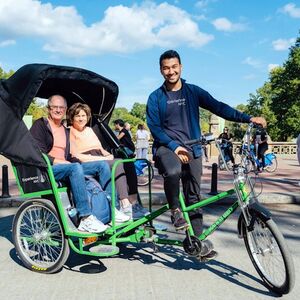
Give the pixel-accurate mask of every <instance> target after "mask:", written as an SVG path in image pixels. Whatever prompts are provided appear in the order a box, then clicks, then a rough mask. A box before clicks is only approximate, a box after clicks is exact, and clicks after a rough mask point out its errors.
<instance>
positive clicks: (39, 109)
mask: <svg viewBox="0 0 300 300" xmlns="http://www.w3.org/2000/svg"><path fill="white" fill-rule="evenodd" d="M26 115H31V116H32V121H33V122H34V121H35V120H37V119H39V118H41V117H46V116H47V115H48V110H47V107H46V106H45V105H43V104H40V103H37V100H36V99H33V101H32V102H31V103H30V105H29V107H28V109H27V111H26Z"/></svg>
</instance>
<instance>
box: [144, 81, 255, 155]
mask: <svg viewBox="0 0 300 300" xmlns="http://www.w3.org/2000/svg"><path fill="white" fill-rule="evenodd" d="M181 82H182V95H183V97H184V98H185V99H186V103H187V113H188V121H189V128H190V132H189V135H190V137H191V139H198V138H200V136H201V130H200V122H199V120H200V115H199V107H202V108H204V109H207V110H209V111H211V112H212V113H214V114H216V115H218V116H220V117H222V118H224V119H226V120H229V121H235V122H241V123H249V122H250V118H251V117H250V116H249V115H247V114H245V113H242V112H240V111H238V110H236V109H234V108H232V107H231V106H229V105H227V104H225V103H223V102H220V101H218V100H216V99H215V98H213V97H212V96H211V95H210V94H209V93H208V92H207V91H205V90H203V89H201V88H200V87H198V86H196V85H193V84H188V83H186V82H185V80H183V79H181ZM167 100H168V97H167V91H166V87H165V85H162V86H161V87H160V88H158V89H157V90H155V91H154V92H152V93H151V94H150V96H149V98H148V102H147V110H146V115H147V125H148V127H149V129H150V131H151V134H152V136H153V138H154V147H155V148H156V147H159V146H166V147H168V148H169V149H171V150H172V151H175V149H176V148H177V147H178V146H184V145H180V144H179V142H178V141H175V140H172V139H171V138H170V137H169V136H168V135H167V134H166V132H165V130H164V125H163V124H164V120H165V114H166V109H167ZM201 152H202V151H201V146H200V145H196V146H194V147H193V153H194V157H196V158H197V157H199V156H200V155H201Z"/></svg>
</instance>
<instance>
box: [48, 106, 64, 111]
mask: <svg viewBox="0 0 300 300" xmlns="http://www.w3.org/2000/svg"><path fill="white" fill-rule="evenodd" d="M49 108H50V109H52V110H65V109H66V107H65V106H57V105H50V106H49Z"/></svg>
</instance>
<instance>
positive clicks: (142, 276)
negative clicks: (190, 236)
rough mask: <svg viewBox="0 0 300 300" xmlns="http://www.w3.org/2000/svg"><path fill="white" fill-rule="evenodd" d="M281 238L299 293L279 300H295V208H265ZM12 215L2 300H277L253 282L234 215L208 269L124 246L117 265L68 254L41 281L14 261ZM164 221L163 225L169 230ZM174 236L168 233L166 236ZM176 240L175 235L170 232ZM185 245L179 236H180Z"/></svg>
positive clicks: (5, 218) (216, 209) (209, 213)
mask: <svg viewBox="0 0 300 300" xmlns="http://www.w3.org/2000/svg"><path fill="white" fill-rule="evenodd" d="M268 207H269V209H270V210H271V211H272V213H273V216H274V218H275V220H276V222H277V223H278V225H279V227H280V229H281V230H282V232H283V234H284V235H285V237H286V240H287V242H288V245H289V247H290V249H291V252H292V255H293V258H294V263H295V267H296V276H297V277H296V286H295V288H294V290H293V291H292V292H291V293H290V294H289V295H286V296H283V297H282V298H281V299H284V300H286V299H287V300H296V299H299V295H300V281H299V278H300V271H299V270H300V243H299V240H300V238H299V231H300V206H299V205H292V204H288V205H287V204H281V205H268ZM224 209H225V207H224V206H222V205H221V206H219V205H218V206H212V207H210V208H208V209H205V224H208V223H209V222H212V221H214V220H215V219H216V215H218V214H220V213H221V212H222V211H224ZM15 211H16V208H1V209H0V266H1V268H0V299H14V300H15V299H20V300H27V299H28V300H29V299H30V300H44V299H46V300H51V299H55V300H57V299H66V300H69V299H72V300H76V299H91V300H93V299H97V300H98V299H105V300H111V299H115V300H119V299H121V300H127V299H128V300H135V299H137V300H139V299H143V300H148V299H150V300H152V299H153V300H154V299H155V300H160V299H162V300H165V299H168V300H173V299H176V300H177V299H178V300H179V299H180V300H181V299H189V300H193V299H195V300H196V299H205V300H218V299H220V300H227V299H228V300H232V299H247V300H251V299H253V300H261V299H265V300H268V299H274V298H276V295H274V294H272V293H270V292H269V291H268V290H267V289H266V288H265V287H264V286H263V285H262V282H261V280H260V278H259V277H258V275H257V273H256V271H255V270H254V267H253V266H252V264H251V262H250V259H249V257H248V255H247V253H246V250H245V247H244V244H243V241H242V240H240V239H238V238H237V234H236V221H237V215H236V214H235V215H234V216H233V217H231V218H229V219H228V221H227V222H226V223H225V224H223V225H224V226H222V227H221V228H219V229H218V230H217V231H216V232H215V233H214V235H213V236H212V237H211V240H212V241H213V243H214V245H215V248H216V249H217V250H218V252H219V256H218V257H217V259H216V260H215V261H211V262H209V263H207V264H203V263H199V262H198V261H197V260H196V259H194V258H191V257H189V256H187V255H186V254H185V253H184V252H183V251H182V249H181V248H179V247H169V246H160V247H159V250H160V251H159V252H158V253H153V252H152V248H151V246H150V245H149V244H140V245H134V244H123V245H122V246H121V253H120V254H119V255H117V256H115V257H111V258H105V259H101V260H99V259H97V258H91V257H87V256H80V255H76V254H74V253H72V252H71V255H70V258H69V260H68V261H67V263H66V265H65V267H64V268H63V269H62V270H61V271H60V272H58V273H56V274H52V275H43V274H38V273H34V272H32V271H29V270H28V269H25V268H24V267H23V265H22V263H21V262H20V261H19V259H18V257H17V256H16V253H15V249H14V246H13V244H12V237H11V223H12V219H13V215H14V213H15ZM169 220H170V218H169V215H168V213H166V214H165V215H163V216H162V217H161V218H160V222H162V223H164V224H170V223H169ZM168 234H172V228H170V233H168ZM173 234H174V232H173ZM179 238H183V236H179Z"/></svg>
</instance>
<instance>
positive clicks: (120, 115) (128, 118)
mask: <svg viewBox="0 0 300 300" xmlns="http://www.w3.org/2000/svg"><path fill="white" fill-rule="evenodd" d="M136 104H138V103H136ZM142 105H143V104H142ZM145 108H146V106H145ZM117 119H122V120H123V121H124V122H128V123H129V124H130V125H131V133H132V137H133V140H134V138H135V134H136V131H137V126H138V124H144V125H145V126H146V127H147V124H146V122H145V121H143V120H142V119H140V118H137V117H136V116H134V115H132V114H131V113H129V112H128V110H127V108H125V107H118V108H115V109H114V111H113V113H112V116H111V118H110V122H109V126H110V127H111V128H112V129H113V130H114V124H113V121H114V120H117Z"/></svg>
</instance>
